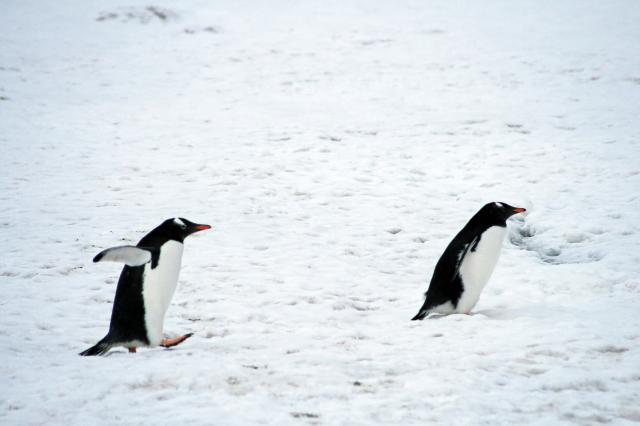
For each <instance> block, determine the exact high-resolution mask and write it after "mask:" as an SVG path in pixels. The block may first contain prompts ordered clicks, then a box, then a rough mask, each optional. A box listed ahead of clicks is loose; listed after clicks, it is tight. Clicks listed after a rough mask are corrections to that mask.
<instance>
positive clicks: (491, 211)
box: [480, 201, 527, 223]
mask: <svg viewBox="0 0 640 426" xmlns="http://www.w3.org/2000/svg"><path fill="white" fill-rule="evenodd" d="M526 211H527V209H525V208H522V207H513V206H510V205H509V204H507V203H501V202H498V201H494V202H493V203H488V204H485V206H484V207H483V208H482V209H481V210H480V212H482V213H483V215H484V216H486V217H487V218H488V219H493V220H496V221H498V222H499V223H503V222H506V220H507V219H509V218H510V217H511V216H513V215H514V214H518V213H523V212H526Z"/></svg>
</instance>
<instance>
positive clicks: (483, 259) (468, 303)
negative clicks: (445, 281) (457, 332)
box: [456, 226, 507, 313]
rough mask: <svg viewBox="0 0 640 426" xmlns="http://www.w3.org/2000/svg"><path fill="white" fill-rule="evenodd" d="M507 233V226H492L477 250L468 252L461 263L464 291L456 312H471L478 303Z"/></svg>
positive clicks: (483, 235) (483, 236) (484, 234)
mask: <svg viewBox="0 0 640 426" xmlns="http://www.w3.org/2000/svg"><path fill="white" fill-rule="evenodd" d="M506 233H507V228H506V227H502V226H492V227H491V228H489V229H487V230H486V231H485V232H484V233H483V234H482V238H481V239H480V242H479V243H478V246H477V247H476V249H475V251H471V250H469V251H468V252H467V254H466V256H465V257H464V259H463V260H462V264H461V265H460V277H461V278H462V284H463V286H464V291H463V292H462V296H461V297H460V300H458V305H457V306H456V312H460V313H469V311H471V309H473V307H474V306H475V305H476V303H478V299H480V293H481V292H482V289H483V288H484V286H485V285H486V284H487V281H489V278H490V277H491V273H492V272H493V270H494V268H495V267H496V263H497V262H498V257H499V256H500V250H501V249H502V242H503V241H504V236H505V234H506Z"/></svg>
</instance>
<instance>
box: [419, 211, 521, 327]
mask: <svg viewBox="0 0 640 426" xmlns="http://www.w3.org/2000/svg"><path fill="white" fill-rule="evenodd" d="M525 211H526V209H524V208H522V207H512V206H510V205H509V204H506V203H499V202H493V203H488V204H485V205H484V206H483V207H482V208H481V209H480V210H479V211H478V212H477V213H476V214H475V215H474V216H473V217H472V218H471V219H470V220H469V222H468V223H467V224H466V225H465V226H464V228H462V230H461V231H460V232H458V234H457V235H456V236H455V237H454V238H453V240H452V241H451V242H450V243H449V245H448V246H447V248H446V249H445V250H444V253H442V256H441V257H440V260H438V263H437V264H436V267H435V270H434V271H433V276H432V277H431V283H430V284H429V288H428V289H427V292H426V293H425V296H426V299H425V301H424V304H423V305H422V307H421V308H420V311H419V312H418V314H417V315H416V316H415V317H413V318H412V320H422V319H424V318H425V317H426V316H427V315H429V314H430V313H432V312H434V313H440V314H452V313H464V314H469V313H470V312H471V309H473V307H474V306H475V305H476V303H478V299H479V298H480V293H481V292H482V289H483V288H484V286H485V285H486V284H487V281H489V277H491V273H492V272H493V269H494V268H495V266H496V263H497V262H498V257H499V256H500V250H501V249H502V242H503V240H504V237H505V235H506V233H507V219H508V218H510V217H511V216H513V215H514V214H517V213H522V212H525Z"/></svg>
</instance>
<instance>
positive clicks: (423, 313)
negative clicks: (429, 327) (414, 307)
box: [411, 309, 429, 321]
mask: <svg viewBox="0 0 640 426" xmlns="http://www.w3.org/2000/svg"><path fill="white" fill-rule="evenodd" d="M428 314H429V310H428V309H420V312H418V313H417V314H416V316H415V317H413V318H411V321H416V320H423V319H424V318H425V317H426V316H427V315H428Z"/></svg>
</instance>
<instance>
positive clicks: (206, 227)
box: [193, 225, 211, 231]
mask: <svg viewBox="0 0 640 426" xmlns="http://www.w3.org/2000/svg"><path fill="white" fill-rule="evenodd" d="M193 229H195V231H205V230H207V229H211V225H196V226H194V227H193Z"/></svg>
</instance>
